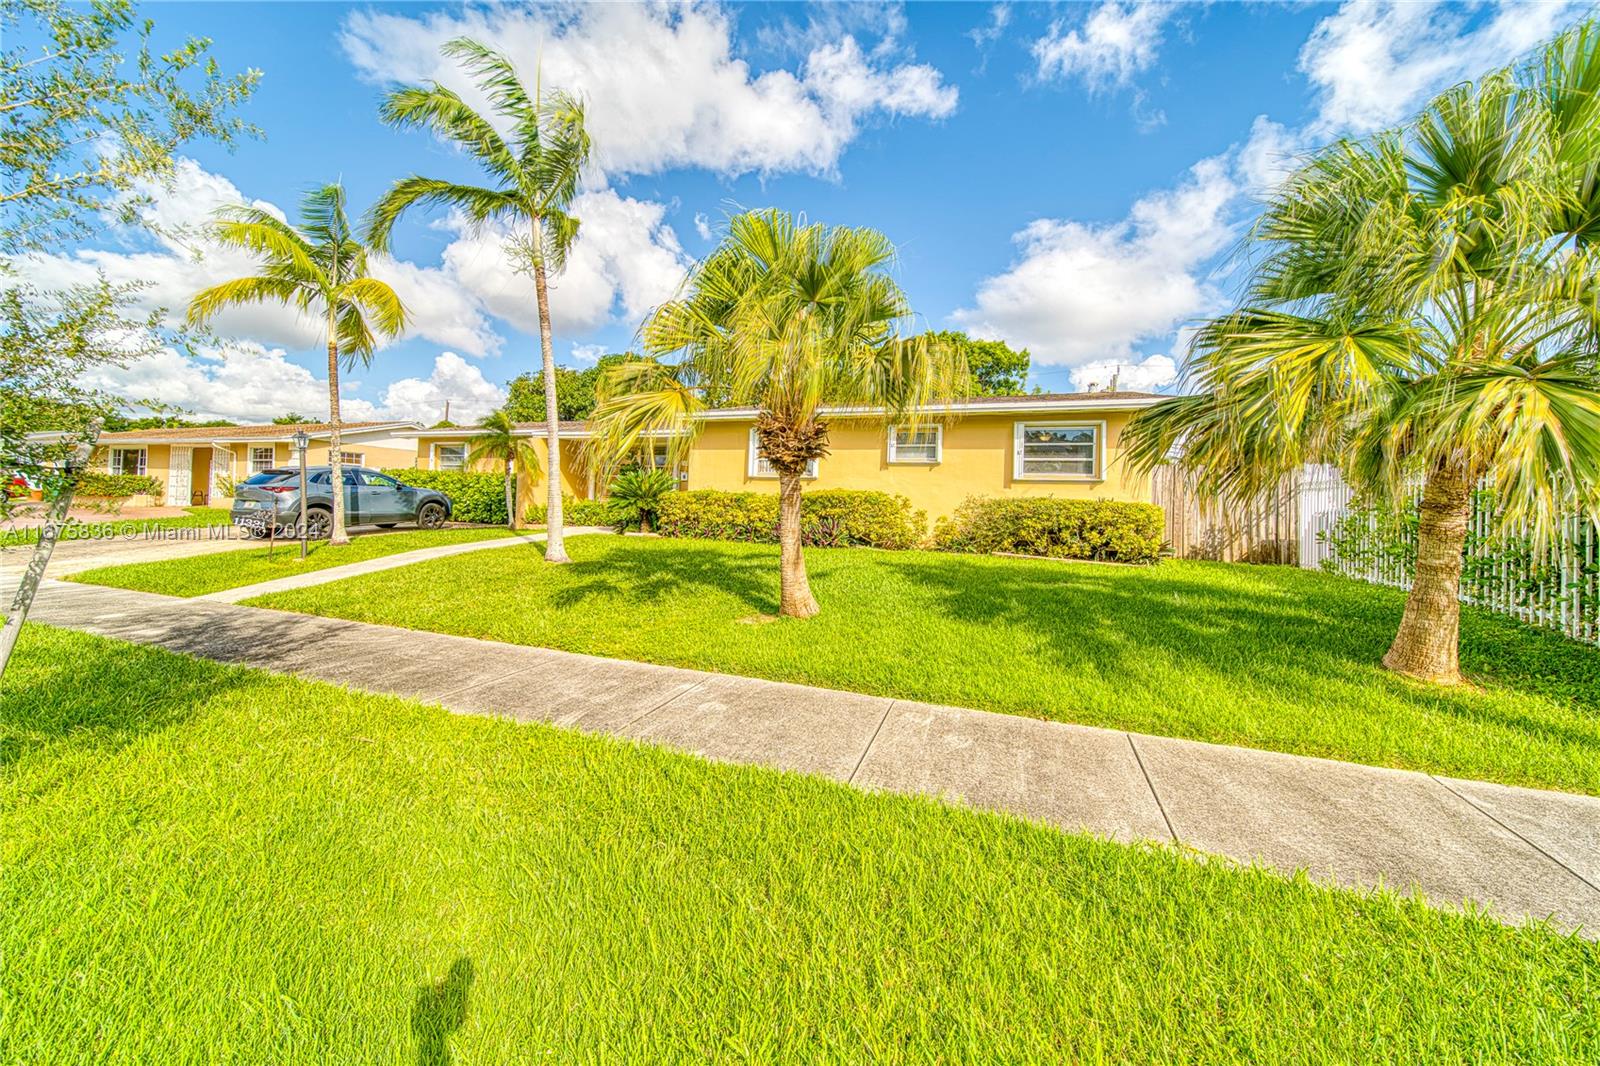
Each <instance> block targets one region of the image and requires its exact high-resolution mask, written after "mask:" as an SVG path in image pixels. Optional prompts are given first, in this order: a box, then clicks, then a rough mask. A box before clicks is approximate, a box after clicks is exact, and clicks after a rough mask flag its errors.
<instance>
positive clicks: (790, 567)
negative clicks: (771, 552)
mask: <svg viewBox="0 0 1600 1066" xmlns="http://www.w3.org/2000/svg"><path fill="white" fill-rule="evenodd" d="M778 553H779V555H780V557H781V558H780V568H781V573H782V576H781V578H780V579H779V593H778V613H779V614H781V615H783V616H785V617H788V618H810V617H812V616H813V615H815V614H816V613H817V612H818V611H819V610H821V608H819V607H818V606H817V601H816V597H814V596H812V595H811V582H810V580H808V579H807V577H806V557H805V554H804V552H803V551H802V550H801V543H800V475H799V474H782V473H780V474H779V475H778Z"/></svg>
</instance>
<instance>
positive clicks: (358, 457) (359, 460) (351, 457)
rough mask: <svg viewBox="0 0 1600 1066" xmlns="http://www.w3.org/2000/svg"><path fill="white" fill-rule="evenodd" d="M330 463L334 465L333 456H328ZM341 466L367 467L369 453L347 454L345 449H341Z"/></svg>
mask: <svg viewBox="0 0 1600 1066" xmlns="http://www.w3.org/2000/svg"><path fill="white" fill-rule="evenodd" d="M328 461H329V462H330V463H332V461H333V456H332V455H331V454H330V455H329V456H328ZM339 465H340V466H366V465H367V453H366V452H347V451H345V450H344V449H343V448H340V449H339Z"/></svg>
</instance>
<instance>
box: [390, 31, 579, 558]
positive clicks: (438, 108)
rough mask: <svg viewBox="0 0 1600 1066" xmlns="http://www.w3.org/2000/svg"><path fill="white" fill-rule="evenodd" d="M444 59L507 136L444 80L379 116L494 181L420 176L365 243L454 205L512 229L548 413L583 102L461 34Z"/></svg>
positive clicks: (555, 465) (398, 186) (554, 496)
mask: <svg viewBox="0 0 1600 1066" xmlns="http://www.w3.org/2000/svg"><path fill="white" fill-rule="evenodd" d="M444 53H445V54H446V55H448V56H451V57H452V58H455V59H458V60H460V61H461V63H462V65H463V66H464V67H465V68H466V70H467V72H468V73H469V74H471V75H472V76H473V77H474V78H475V79H477V82H478V86H479V88H481V89H482V90H483V92H484V94H485V95H486V96H487V97H488V98H489V101H490V103H491V104H492V105H493V107H494V111H495V114H496V115H497V116H498V117H499V118H500V119H501V121H502V122H503V124H504V125H505V126H506V127H507V128H509V130H510V136H509V138H507V137H503V136H501V134H500V132H499V130H497V129H496V128H495V126H494V124H493V123H491V122H490V121H489V120H488V119H487V118H485V117H484V116H483V115H480V114H479V113H478V112H477V111H475V110H473V108H472V107H471V106H470V105H469V104H467V102H466V101H464V100H462V99H461V97H460V96H459V95H457V94H456V93H455V92H454V91H452V90H450V89H447V88H445V87H444V86H442V85H440V84H438V83H437V82H435V83H433V84H430V85H428V86H426V87H415V86H414V87H410V88H404V89H397V90H395V91H394V92H392V93H390V94H389V96H388V97H387V98H386V99H385V100H384V102H383V107H382V110H381V115H382V117H383V120H384V121H385V122H388V123H391V124H392V125H396V126H420V127H423V128H426V129H429V130H432V131H433V132H434V133H435V134H437V135H438V136H440V137H443V138H446V139H448V140H451V141H454V142H455V143H456V144H458V145H460V147H461V148H462V149H463V150H464V151H466V152H467V153H468V154H470V155H471V156H472V157H473V158H475V159H476V160H477V161H478V162H479V163H480V164H481V165H482V166H483V168H484V169H485V170H487V171H488V172H489V175H490V177H491V178H492V179H493V181H494V184H493V185H492V186H487V187H485V186H478V185H462V184H459V183H457V182H452V181H443V180H441V179H438V178H424V177H420V176H418V175H412V176H411V177H409V178H404V179H402V180H400V181H397V182H395V184H394V187H393V188H391V189H390V190H389V191H388V192H387V193H385V194H384V196H383V197H382V199H380V200H379V201H378V202H377V204H375V205H374V206H373V209H372V213H371V215H370V216H369V219H368V224H367V237H368V240H369V241H370V242H371V243H372V246H373V247H374V248H376V249H379V250H386V249H387V248H388V247H389V238H390V234H391V233H392V232H393V230H394V225H395V223H396V222H397V221H398V220H399V218H400V216H401V215H403V214H405V212H407V211H408V210H410V209H411V208H412V207H415V206H418V205H422V206H427V207H447V208H452V209H454V210H456V211H459V212H461V213H462V214H463V215H465V216H466V218H467V219H468V221H469V222H470V223H471V224H472V225H474V226H480V227H481V226H485V225H488V224H490V223H498V224H501V225H504V226H506V227H507V228H508V229H509V231H510V233H511V237H510V239H509V247H510V248H511V251H512V253H513V254H514V255H515V256H516V257H517V260H518V262H519V264H520V265H521V266H522V267H523V268H525V269H526V270H527V271H528V272H529V273H530V274H532V275H533V291H534V298H535V300H536V302H537V304H538V311H539V348H540V356H541V365H542V367H543V369H544V396H545V410H546V411H549V412H554V411H555V410H556V409H557V405H556V369H555V355H554V354H553V351H552V348H551V341H550V296H549V291H548V288H547V285H546V282H547V275H548V273H550V272H559V271H560V270H561V269H562V268H563V266H564V265H565V264H566V258H567V253H568V252H569V251H570V250H571V248H572V245H573V242H574V241H576V240H577V237H578V220H577V219H576V218H574V217H573V216H572V215H571V214H569V213H568V211H567V208H568V206H569V205H570V204H571V202H572V197H573V196H574V195H575V194H576V193H577V189H578V176H579V173H580V172H581V171H582V169H583V167H584V165H585V164H586V163H587V162H588V159H589V148H590V145H589V135H588V133H587V132H586V131H585V129H584V111H583V105H582V104H581V103H579V102H578V101H577V100H576V99H574V98H573V97H571V96H569V95H567V94H566V93H561V92H553V93H549V94H542V93H541V92H540V90H539V87H538V85H537V84H536V85H535V87H534V91H533V94H532V95H531V96H530V95H529V94H528V92H527V90H526V89H525V88H524V87H523V85H522V80H521V79H520V78H519V77H518V76H517V72H516V68H515V67H513V66H512V65H511V61H510V60H509V59H507V58H506V57H505V56H504V55H502V54H500V53H499V52H496V51H494V50H492V49H489V48H486V47H484V46H483V45H481V44H479V43H478V42H476V41H473V40H469V39H467V38H464V37H463V38H458V39H456V40H453V41H451V42H450V43H449V44H447V45H445V46H444ZM545 423H546V436H545V441H546V454H547V455H548V457H549V462H550V469H551V470H553V471H556V472H557V473H556V474H552V476H551V477H550V478H549V481H548V486H549V500H548V521H547V529H548V533H547V534H546V537H547V540H546V543H545V559H546V560H548V561H550V562H553V563H564V562H566V561H567V552H566V547H565V545H564V543H563V540H562V535H561V534H562V515H561V478H560V477H559V476H558V475H559V471H560V470H561V441H560V439H559V436H558V429H559V426H558V423H557V420H556V418H554V417H553V416H552V417H550V418H547V419H546V420H545Z"/></svg>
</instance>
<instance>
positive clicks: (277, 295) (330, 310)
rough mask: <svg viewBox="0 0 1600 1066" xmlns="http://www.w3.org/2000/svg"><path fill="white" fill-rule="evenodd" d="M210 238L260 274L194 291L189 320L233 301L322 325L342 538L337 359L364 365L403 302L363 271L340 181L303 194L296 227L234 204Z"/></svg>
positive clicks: (392, 332)
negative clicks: (252, 259) (248, 260)
mask: <svg viewBox="0 0 1600 1066" xmlns="http://www.w3.org/2000/svg"><path fill="white" fill-rule="evenodd" d="M211 238H212V239H213V240H214V241H216V242H217V243H218V244H220V245H222V246H223V247H226V248H237V249H239V250H241V251H246V252H250V253H253V254H254V255H255V256H256V257H257V258H258V259H259V260H260V261H261V273H260V274H257V275H255V276H253V277H246V278H236V279H234V280H233V281H225V282H223V283H222V284H220V285H214V286H212V287H211V288H209V289H205V290H203V291H201V292H199V293H196V294H195V297H194V299H193V300H192V301H191V302H190V304H189V320H190V321H191V322H195V323H203V322H206V321H209V320H210V319H212V318H214V317H215V316H216V315H217V313H218V312H220V311H221V310H222V309H223V308H226V307H231V306H234V305H236V304H252V303H276V304H281V305H283V306H284V307H290V308H294V309H295V310H297V311H299V312H300V313H301V314H304V315H308V316H315V317H317V318H320V319H321V320H322V321H323V322H325V323H326V324H327V337H328V422H329V424H330V429H329V431H328V462H329V465H330V466H332V467H333V484H334V487H335V491H334V493H333V528H332V530H331V531H330V539H331V541H332V543H334V544H345V543H348V541H349V539H350V538H349V536H348V535H347V534H346V533H345V528H344V493H343V492H342V491H339V486H341V485H342V484H343V469H342V467H343V464H342V463H341V462H340V461H339V446H340V441H339V425H340V416H339V362H340V359H341V358H342V359H343V360H344V361H345V363H346V364H353V363H354V362H355V361H357V360H360V361H361V363H362V364H363V365H365V364H368V363H370V362H371V361H372V356H373V353H374V352H375V351H376V349H377V345H378V337H379V335H382V336H384V337H396V336H399V335H400V332H401V331H402V330H403V329H405V324H406V310H405V307H404V306H403V305H402V304H401V303H400V298H399V297H398V296H396V295H395V293H394V290H393V289H391V288H390V287H389V286H388V284H386V283H385V282H382V281H379V280H378V279H377V278H372V277H368V276H367V250H366V249H365V248H364V247H362V245H361V242H360V241H358V240H357V239H356V237H355V234H354V232H353V231H352V230H351V228H350V221H349V219H348V217H346V214H345V198H344V186H342V185H339V184H333V185H324V186H322V187H321V188H319V189H315V190H313V191H312V192H311V193H310V194H309V195H307V196H306V198H305V201H304V203H302V205H301V208H300V225H299V227H298V228H296V227H294V226H291V225H289V224H288V223H287V222H281V221H279V220H278V218H277V217H276V216H275V215H272V214H269V213H268V212H266V211H264V210H262V209H260V208H258V207H246V206H243V205H240V206H237V207H227V208H223V209H222V211H221V212H220V213H219V217H218V220H217V221H216V222H215V223H214V224H213V225H212V227H211Z"/></svg>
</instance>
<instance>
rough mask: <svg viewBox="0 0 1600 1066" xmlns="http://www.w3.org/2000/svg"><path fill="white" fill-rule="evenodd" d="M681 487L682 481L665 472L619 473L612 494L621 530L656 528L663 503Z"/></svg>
mask: <svg viewBox="0 0 1600 1066" xmlns="http://www.w3.org/2000/svg"><path fill="white" fill-rule="evenodd" d="M677 488H678V479H677V478H675V477H673V476H672V475H671V474H669V473H667V472H666V471H665V470H638V469H635V470H624V471H623V472H622V473H620V474H618V475H617V479H616V480H615V481H613V482H612V483H611V491H610V493H609V494H608V495H609V497H610V503H611V516H612V520H613V521H614V522H615V523H616V526H617V529H618V530H629V529H641V530H646V531H648V530H652V529H654V528H655V527H656V524H657V522H658V520H659V517H660V513H661V501H662V500H664V499H666V498H667V496H669V495H671V494H672V493H673V492H676V491H677Z"/></svg>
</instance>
